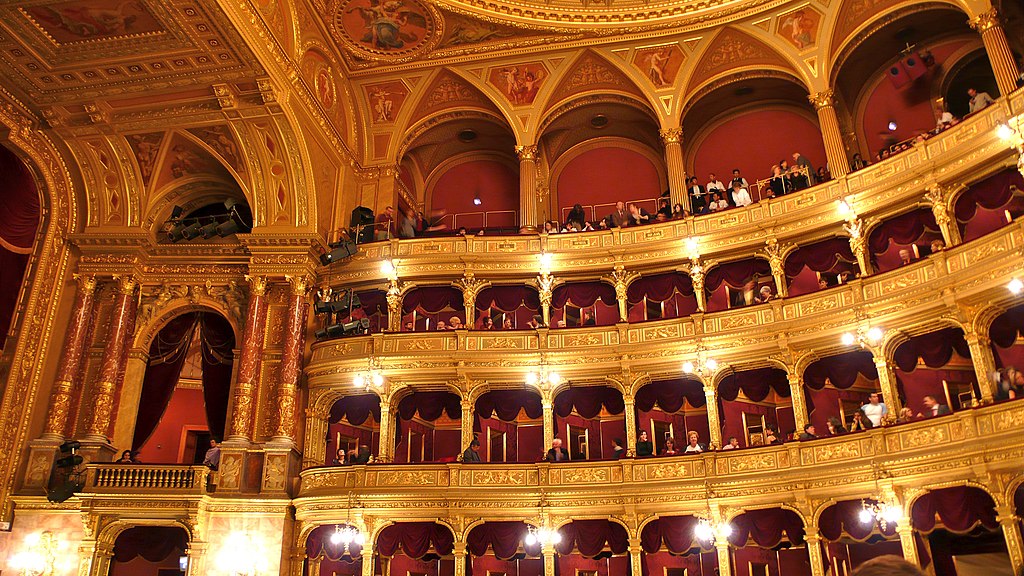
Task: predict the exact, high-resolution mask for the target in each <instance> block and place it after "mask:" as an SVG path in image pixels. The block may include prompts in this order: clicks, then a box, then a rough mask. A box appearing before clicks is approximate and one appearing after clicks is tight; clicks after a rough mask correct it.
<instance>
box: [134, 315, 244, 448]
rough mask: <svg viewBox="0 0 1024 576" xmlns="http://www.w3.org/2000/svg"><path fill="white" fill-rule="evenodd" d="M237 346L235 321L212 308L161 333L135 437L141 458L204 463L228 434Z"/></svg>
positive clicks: (155, 342)
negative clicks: (215, 443)
mask: <svg viewBox="0 0 1024 576" xmlns="http://www.w3.org/2000/svg"><path fill="white" fill-rule="evenodd" d="M234 348H235V334H234V331H233V330H232V328H231V324H230V323H228V321H227V320H226V319H225V318H224V317H223V316H221V315H219V314H217V313H215V312H210V311H201V312H190V313H187V314H182V315H180V316H177V317H175V318H174V319H172V320H171V321H170V322H168V323H167V324H166V325H165V326H164V327H163V328H162V329H161V330H160V331H159V332H158V333H157V335H156V336H155V337H154V338H153V342H152V343H151V344H150V347H149V360H148V362H147V363H146V373H145V376H144V378H143V382H142V392H141V394H140V398H139V405H138V412H137V414H136V418H135V429H134V433H133V436H132V447H131V449H132V450H133V451H137V452H138V460H139V461H141V462H166V463H171V462H174V463H180V464H199V463H202V462H204V460H205V459H206V457H207V454H208V452H209V451H210V448H211V446H212V442H219V441H220V440H221V439H222V438H223V437H224V424H225V420H226V418H227V411H228V400H229V397H230V389H231V374H232V367H233V363H234V353H233V350H234ZM200 407H201V408H202V409H199V408H200ZM211 455H212V454H211ZM215 460H216V461H214V462H211V464H212V465H213V466H216V465H217V463H218V462H219V453H218V454H217V456H216V457H215Z"/></svg>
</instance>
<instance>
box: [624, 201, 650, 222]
mask: <svg viewBox="0 0 1024 576" xmlns="http://www.w3.org/2000/svg"><path fill="white" fill-rule="evenodd" d="M650 222H651V215H650V214H649V213H648V212H647V210H644V209H643V208H640V207H639V206H637V205H636V204H633V203H632V202H630V203H629V223H630V225H631V226H639V225H641V224H649V223H650Z"/></svg>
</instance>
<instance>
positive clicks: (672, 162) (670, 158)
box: [660, 128, 690, 212]
mask: <svg viewBox="0 0 1024 576" xmlns="http://www.w3.org/2000/svg"><path fill="white" fill-rule="evenodd" d="M660 134H661V141H662V143H664V144H665V167H666V168H667V169H668V193H669V199H670V200H671V201H672V206H675V205H676V204H682V205H683V207H684V208H686V211H687V212H689V211H690V199H689V197H688V195H687V194H686V168H685V166H684V165H683V129H682V128H663V129H662V130H661V132H660Z"/></svg>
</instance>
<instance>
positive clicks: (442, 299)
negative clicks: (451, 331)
mask: <svg viewBox="0 0 1024 576" xmlns="http://www.w3.org/2000/svg"><path fill="white" fill-rule="evenodd" d="M452 317H457V318H459V321H460V322H461V323H463V324H464V323H465V322H466V308H465V306H464V305H463V302H462V291H461V290H459V289H457V288H454V287H452V286H423V287H420V288H413V289H412V290H410V291H409V292H408V293H406V295H405V296H404V297H403V298H402V332H425V331H431V330H438V329H443V330H446V329H447V328H448V325H449V323H450V322H451V319H452ZM442 322H443V324H442Z"/></svg>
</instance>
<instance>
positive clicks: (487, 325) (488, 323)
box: [480, 316, 494, 330]
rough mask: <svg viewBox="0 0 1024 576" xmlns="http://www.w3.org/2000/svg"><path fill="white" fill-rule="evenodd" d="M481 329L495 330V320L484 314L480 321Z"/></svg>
mask: <svg viewBox="0 0 1024 576" xmlns="http://www.w3.org/2000/svg"><path fill="white" fill-rule="evenodd" d="M480 329H481V330H494V320H491V317H490V316H484V317H483V320H482V321H481V322H480Z"/></svg>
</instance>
